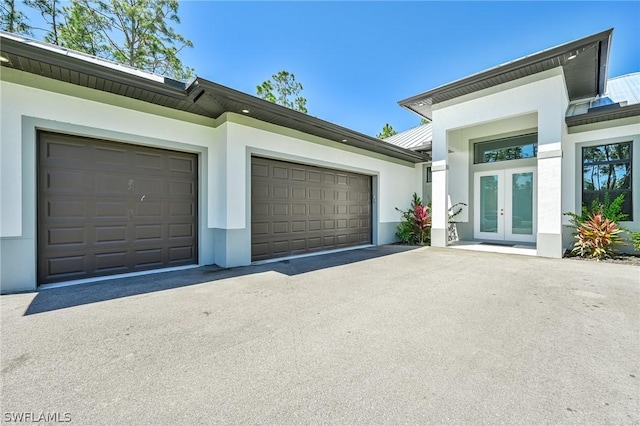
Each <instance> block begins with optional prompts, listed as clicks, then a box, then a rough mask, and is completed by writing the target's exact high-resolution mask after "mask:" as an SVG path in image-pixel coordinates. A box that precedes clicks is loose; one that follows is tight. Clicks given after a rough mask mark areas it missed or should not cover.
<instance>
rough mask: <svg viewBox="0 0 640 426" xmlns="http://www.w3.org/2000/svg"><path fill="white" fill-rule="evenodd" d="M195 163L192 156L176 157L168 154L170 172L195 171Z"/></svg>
mask: <svg viewBox="0 0 640 426" xmlns="http://www.w3.org/2000/svg"><path fill="white" fill-rule="evenodd" d="M196 167H197V163H196V161H195V160H194V159H192V158H178V157H173V156H169V170H171V171H172V172H181V173H195V172H196Z"/></svg>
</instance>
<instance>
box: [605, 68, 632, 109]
mask: <svg viewBox="0 0 640 426" xmlns="http://www.w3.org/2000/svg"><path fill="white" fill-rule="evenodd" d="M607 95H608V96H609V97H610V98H611V99H612V100H613V101H614V102H625V101H626V102H627V105H631V104H640V72H636V73H633V74H627V75H622V76H619V77H614V78H610V79H609V80H608V81H607Z"/></svg>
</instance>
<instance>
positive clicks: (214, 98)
mask: <svg viewBox="0 0 640 426" xmlns="http://www.w3.org/2000/svg"><path fill="white" fill-rule="evenodd" d="M0 52H1V55H2V56H3V57H4V58H6V59H7V60H6V61H4V60H3V61H2V66H3V67H7V68H14V69H17V70H20V71H24V72H28V73H32V74H37V75H41V76H43V77H47V78H52V79H55V80H59V81H63V82H66V83H71V84H75V85H78V86H84V87H88V88H91V89H95V90H101V91H104V92H109V93H113V94H116V95H120V96H125V97H128V98H133V99H138V100H140V101H144V102H149V103H152V104H156V105H161V106H164V107H167V108H172V109H176V110H181V111H187V112H190V113H193V114H198V115H202V116H206V117H211V118H218V117H219V116H220V115H222V114H223V113H225V112H234V113H238V114H243V112H242V111H243V110H249V113H248V114H247V115H249V116H250V117H253V118H256V119H258V120H262V121H265V122H268V123H272V124H276V125H280V126H284V127H287V128H290V129H294V130H298V131H300V132H303V133H306V134H310V135H313V136H318V137H321V138H324V139H328V140H331V141H334V142H337V143H340V144H344V145H349V146H354V147H358V148H362V149H365V150H368V151H371V152H376V153H378V154H383V155H387V156H390V157H393V158H398V159H401V160H404V161H408V162H412V163H418V162H421V161H424V156H423V155H422V154H420V153H417V152H415V151H411V150H408V149H405V148H402V147H398V146H396V145H393V144H389V143H386V142H384V141H381V140H380V139H377V138H374V137H371V136H368V135H365V134H362V133H359V132H356V131H355V130H351V129H348V128H346V127H342V126H339V125H337V124H333V123H330V122H328V121H325V120H321V119H319V118H316V117H312V116H310V115H307V114H303V113H301V112H298V111H294V110H292V109H289V108H285V107H283V106H280V105H276V104H273V103H271V102H268V101H265V100H263V99H260V98H257V97H255V96H251V95H249V94H247V93H243V92H239V91H237V90H234V89H231V88H228V87H225V86H222V85H220V84H217V83H214V82H211V81H208V80H205V79H201V78H196V79H195V80H193V81H191V82H189V83H186V84H185V83H182V82H178V81H175V80H172V79H169V78H165V77H163V76H159V75H156V74H152V73H148V72H145V71H141V70H137V69H135V68H131V67H127V66H124V65H121V64H117V63H114V62H111V61H107V60H104V59H101V58H96V57H94V56H91V55H87V54H84V53H81V52H75V51H72V50H68V49H64V48H61V47H59V46H55V45H51V44H48V43H44V42H40V41H36V40H32V39H29V38H26V37H21V36H16V35H14V34H11V33H7V32H4V31H0Z"/></svg>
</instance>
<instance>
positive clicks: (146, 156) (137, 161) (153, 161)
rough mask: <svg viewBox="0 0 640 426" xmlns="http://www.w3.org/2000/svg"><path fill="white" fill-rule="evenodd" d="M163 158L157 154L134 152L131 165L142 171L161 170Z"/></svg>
mask: <svg viewBox="0 0 640 426" xmlns="http://www.w3.org/2000/svg"><path fill="white" fill-rule="evenodd" d="M163 160H164V158H163V156H162V155H159V154H151V153H142V152H136V153H134V156H133V165H134V166H135V167H140V168H143V169H152V170H154V169H155V170H162V166H163Z"/></svg>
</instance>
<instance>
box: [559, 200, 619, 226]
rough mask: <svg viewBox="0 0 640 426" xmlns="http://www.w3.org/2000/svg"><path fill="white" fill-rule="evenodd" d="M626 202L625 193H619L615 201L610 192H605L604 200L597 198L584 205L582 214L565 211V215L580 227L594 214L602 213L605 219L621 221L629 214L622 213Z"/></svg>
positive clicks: (574, 224)
mask: <svg viewBox="0 0 640 426" xmlns="http://www.w3.org/2000/svg"><path fill="white" fill-rule="evenodd" d="M623 203H624V194H620V195H618V196H617V197H616V198H615V199H614V200H613V201H611V200H610V198H609V194H607V193H605V194H604V201H600V199H599V198H596V199H595V200H593V201H592V202H591V205H590V206H586V205H583V206H582V210H581V212H580V214H579V215H578V214H576V213H572V212H569V213H565V215H567V216H570V217H571V224H572V225H573V226H575V227H576V228H578V227H579V226H580V224H582V223H583V222H586V221H588V220H589V218H590V217H591V216H593V215H597V214H599V215H602V217H603V218H604V219H609V220H610V221H612V222H616V223H618V222H621V221H623V220H625V219H627V217H628V215H627V214H625V213H622V204H623Z"/></svg>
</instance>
